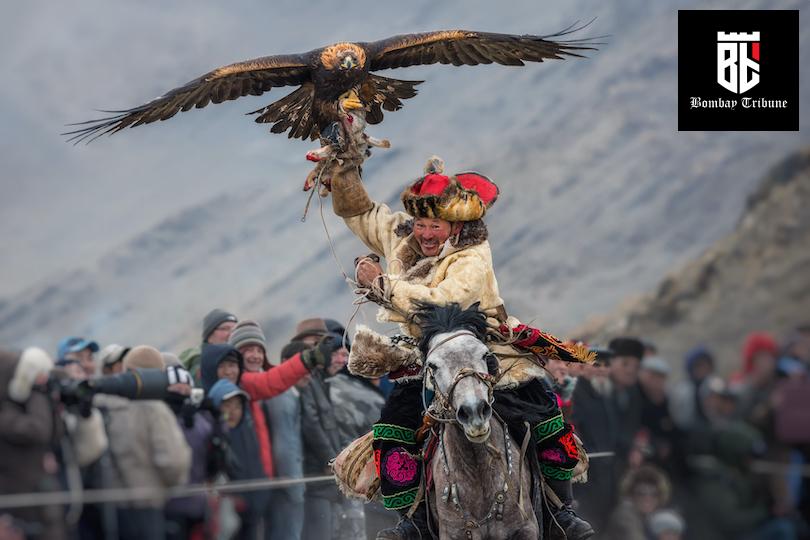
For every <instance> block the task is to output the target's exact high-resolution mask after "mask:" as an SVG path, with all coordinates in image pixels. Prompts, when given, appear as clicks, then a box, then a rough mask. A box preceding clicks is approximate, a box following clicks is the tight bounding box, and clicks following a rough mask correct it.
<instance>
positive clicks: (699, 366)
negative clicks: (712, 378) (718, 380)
mask: <svg viewBox="0 0 810 540" xmlns="http://www.w3.org/2000/svg"><path fill="white" fill-rule="evenodd" d="M712 373H714V366H713V365H712V363H711V361H709V360H708V359H707V358H704V357H701V358H698V359H697V361H696V362H695V365H694V366H692V380H693V381H696V382H701V381H703V380H704V379H705V378H706V377H708V376H709V375H711V374H712Z"/></svg>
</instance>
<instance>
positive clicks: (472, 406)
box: [456, 400, 492, 443]
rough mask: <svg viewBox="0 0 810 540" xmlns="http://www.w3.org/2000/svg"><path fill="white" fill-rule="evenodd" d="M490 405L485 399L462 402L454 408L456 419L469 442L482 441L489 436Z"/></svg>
mask: <svg viewBox="0 0 810 540" xmlns="http://www.w3.org/2000/svg"><path fill="white" fill-rule="evenodd" d="M490 418H492V407H491V406H490V404H489V403H488V402H487V401H484V400H478V401H471V402H464V403H462V404H461V405H460V406H459V407H458V408H457V409H456V419H457V420H458V423H459V424H460V425H461V427H462V429H463V430H464V435H465V436H466V437H467V439H468V440H469V441H470V442H473V443H482V442H484V441H486V440H487V439H488V438H489V433H490V426H489V420H490Z"/></svg>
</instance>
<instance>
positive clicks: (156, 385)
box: [48, 369, 202, 417]
mask: <svg viewBox="0 0 810 540" xmlns="http://www.w3.org/2000/svg"><path fill="white" fill-rule="evenodd" d="M169 384H170V382H169V376H168V374H167V373H166V372H165V371H163V370H162V369H132V370H129V371H126V372H124V373H118V374H116V375H107V376H105V377H99V378H98V379H88V380H83V381H79V380H75V379H68V378H65V377H60V376H52V377H51V378H50V379H48V390H49V392H51V393H56V394H58V396H59V400H60V401H61V402H62V403H64V404H65V406H66V407H68V408H73V409H76V410H78V411H79V413H80V414H81V415H82V416H84V417H88V416H90V412H91V410H92V406H93V396H94V395H96V394H112V395H115V396H121V397H125V398H127V399H159V400H164V401H168V402H176V403H184V402H186V401H189V402H190V403H192V404H198V403H199V402H201V401H202V395H200V394H201V392H202V390H199V391H198V392H196V393H195V392H193V393H192V395H191V396H189V397H186V396H182V395H179V394H176V393H174V392H169V391H168V390H167V388H168V386H169Z"/></svg>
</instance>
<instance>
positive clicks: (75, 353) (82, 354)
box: [56, 337, 98, 379]
mask: <svg viewBox="0 0 810 540" xmlns="http://www.w3.org/2000/svg"><path fill="white" fill-rule="evenodd" d="M97 352H98V343H96V342H95V341H90V340H87V339H84V338H81V337H66V338H64V339H63V340H62V341H60V342H59V349H58V351H57V354H56V358H57V360H60V361H63V362H64V361H65V360H73V361H76V362H78V364H79V367H80V368H81V369H82V371H83V372H84V376H85V378H86V379H92V378H93V377H97V376H98V373H97V372H96V361H95V359H94V357H93V355H94V354H95V353H97Z"/></svg>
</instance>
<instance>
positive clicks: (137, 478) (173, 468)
mask: <svg viewBox="0 0 810 540" xmlns="http://www.w3.org/2000/svg"><path fill="white" fill-rule="evenodd" d="M164 367H165V366H164V364H163V358H162V356H161V355H160V352H159V351H157V350H156V349H154V348H152V347H148V346H144V345H142V346H140V347H135V348H134V349H132V350H131V351H130V352H129V354H127V355H126V358H125V359H124V368H125V369H127V370H129V369H138V368H140V369H164ZM95 403H96V404H97V405H99V406H103V407H105V408H106V410H107V431H108V434H109V439H110V451H111V454H112V461H113V463H114V465H115V469H116V471H117V473H118V480H119V482H120V485H121V486H122V487H127V488H155V489H165V488H170V487H174V486H178V485H182V484H185V483H186V482H187V481H188V475H189V469H190V467H191V449H190V448H189V446H188V444H187V443H186V439H185V437H184V436H183V433H182V431H181V430H180V428H179V427H178V425H177V420H176V418H175V416H174V413H172V411H171V409H169V407H168V405H166V404H165V403H164V402H162V401H157V400H133V401H130V400H128V399H125V398H121V397H118V396H110V395H98V396H96V398H95ZM164 502H165V500H164V498H163V497H161V496H160V495H155V496H154V497H152V498H150V499H148V500H141V501H135V502H132V503H122V504H121V505H120V506H119V508H118V531H119V535H120V538H123V539H130V538H132V539H135V538H163V537H164V536H165V518H164V514H163V506H164Z"/></svg>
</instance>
